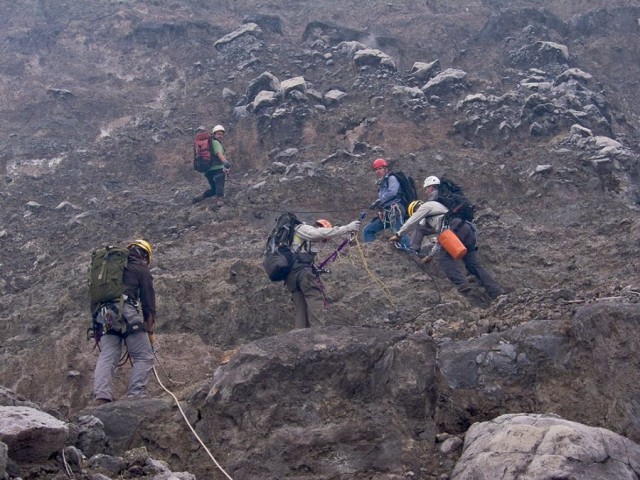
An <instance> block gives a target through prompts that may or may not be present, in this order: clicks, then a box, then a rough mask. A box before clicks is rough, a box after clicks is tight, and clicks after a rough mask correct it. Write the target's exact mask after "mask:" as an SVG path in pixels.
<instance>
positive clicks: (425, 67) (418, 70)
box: [411, 60, 440, 82]
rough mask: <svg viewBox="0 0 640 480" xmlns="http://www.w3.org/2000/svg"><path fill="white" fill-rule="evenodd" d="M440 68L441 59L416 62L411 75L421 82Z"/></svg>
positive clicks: (431, 76) (429, 77)
mask: <svg viewBox="0 0 640 480" xmlns="http://www.w3.org/2000/svg"><path fill="white" fill-rule="evenodd" d="M439 69H440V60H434V61H433V62H430V63H425V62H415V63H414V64H413V67H411V77H412V78H414V79H415V80H418V81H420V82H426V81H427V80H429V79H431V78H433V76H434V75H435V74H436V73H437V71H438V70H439Z"/></svg>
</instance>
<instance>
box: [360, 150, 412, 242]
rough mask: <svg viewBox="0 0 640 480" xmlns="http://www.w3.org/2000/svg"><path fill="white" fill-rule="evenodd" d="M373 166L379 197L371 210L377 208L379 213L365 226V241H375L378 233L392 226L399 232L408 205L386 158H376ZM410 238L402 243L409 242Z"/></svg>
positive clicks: (393, 229)
mask: <svg viewBox="0 0 640 480" xmlns="http://www.w3.org/2000/svg"><path fill="white" fill-rule="evenodd" d="M371 168H372V169H373V171H374V172H375V174H376V176H377V177H378V182H377V183H378V187H379V188H378V198H377V199H376V200H375V202H373V203H372V204H371V205H370V206H369V209H370V210H377V211H378V215H377V216H376V217H375V218H373V219H372V220H371V222H369V224H368V225H367V226H366V227H364V231H363V232H362V238H363V240H364V242H365V243H369V242H373V241H374V240H375V239H376V235H377V234H378V233H379V232H381V231H383V230H385V229H387V228H390V229H391V230H392V231H393V232H397V231H398V230H399V229H400V227H401V226H402V224H403V223H404V212H405V211H406V207H407V205H405V204H404V203H403V200H402V192H401V190H400V182H399V181H398V179H397V178H396V177H395V176H394V175H393V173H390V172H389V164H388V163H387V161H386V160H385V159H384V158H378V159H376V160H374V162H373V164H372V165H371ZM408 241H409V240H408V238H406V237H405V238H403V239H402V243H403V244H405V245H406V244H407V243H408Z"/></svg>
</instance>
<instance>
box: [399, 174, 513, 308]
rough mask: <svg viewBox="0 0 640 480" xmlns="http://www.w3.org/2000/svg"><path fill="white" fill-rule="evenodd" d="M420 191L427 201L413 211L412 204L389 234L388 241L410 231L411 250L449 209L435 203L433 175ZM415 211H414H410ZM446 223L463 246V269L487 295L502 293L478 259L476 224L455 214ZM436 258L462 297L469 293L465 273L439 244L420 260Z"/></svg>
mask: <svg viewBox="0 0 640 480" xmlns="http://www.w3.org/2000/svg"><path fill="white" fill-rule="evenodd" d="M423 187H424V193H425V195H426V197H427V201H426V202H424V203H422V204H421V205H420V206H419V208H417V210H415V208H416V206H417V204H416V205H412V206H413V208H412V209H411V210H412V213H413V215H411V217H410V218H409V220H407V222H406V223H405V224H404V225H403V226H402V227H401V228H400V230H398V233H397V234H396V235H395V236H393V237H391V239H390V240H391V241H394V242H397V241H399V240H400V235H402V234H407V233H409V232H413V233H412V235H411V247H410V248H412V249H413V250H414V251H416V252H418V253H419V251H420V245H421V244H422V240H423V238H424V236H425V235H430V234H431V235H432V234H439V233H440V232H442V228H443V225H444V220H445V215H446V214H447V213H448V212H449V209H448V208H447V207H445V206H444V205H442V204H441V203H440V202H438V201H437V200H438V195H439V191H438V189H439V187H440V179H439V178H438V177H436V176H429V177H427V178H426V179H425V180H424V183H423ZM414 210H415V211H414ZM448 226H449V228H450V229H451V231H453V233H455V234H456V235H457V236H458V238H459V239H460V241H461V242H462V243H463V245H464V246H465V247H466V248H467V253H466V254H465V256H464V257H462V261H463V262H464V266H465V267H466V270H467V271H468V272H469V273H471V274H472V275H473V276H475V277H476V278H477V279H478V280H479V281H480V283H481V285H482V286H483V287H484V289H485V291H486V292H487V295H489V297H490V298H491V299H492V300H493V299H495V298H496V297H498V296H499V295H502V294H503V293H504V292H503V289H502V287H501V286H500V285H499V284H498V282H497V281H496V280H495V279H494V278H493V276H492V275H491V274H490V273H489V272H488V271H487V269H485V268H484V267H483V266H482V265H481V264H480V261H479V259H478V253H477V251H478V246H477V235H476V227H475V225H474V224H472V223H471V222H469V221H466V220H463V219H462V218H459V217H455V216H454V217H452V218H451V219H449V220H448ZM435 257H437V259H438V266H439V267H440V268H441V269H442V271H443V272H444V274H445V275H446V276H447V278H448V279H449V280H451V283H453V284H454V285H455V286H456V288H457V289H458V291H459V292H460V293H462V294H463V295H465V296H468V295H472V294H473V292H472V289H471V287H470V286H469V281H468V280H467V276H466V275H465V274H464V273H463V272H462V270H461V269H460V266H459V264H458V262H457V261H456V260H455V259H454V258H453V257H452V256H451V255H449V253H448V252H447V251H446V250H445V249H444V248H441V247H440V244H439V243H435V244H434V245H433V247H432V248H431V251H430V252H429V254H428V255H427V256H426V257H425V258H424V259H423V261H424V262H425V263H429V262H430V261H431V260H433V258H435Z"/></svg>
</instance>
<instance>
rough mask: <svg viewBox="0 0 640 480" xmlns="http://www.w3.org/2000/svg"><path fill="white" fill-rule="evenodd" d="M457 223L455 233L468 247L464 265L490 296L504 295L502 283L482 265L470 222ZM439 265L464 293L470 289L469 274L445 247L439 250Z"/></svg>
mask: <svg viewBox="0 0 640 480" xmlns="http://www.w3.org/2000/svg"><path fill="white" fill-rule="evenodd" d="M452 224H453V222H452ZM455 225H456V227H455V230H454V231H455V234H456V235H457V236H458V238H460V240H461V241H462V243H463V244H464V246H465V247H467V254H466V255H465V256H464V257H462V261H463V262H464V266H465V268H466V269H467V271H468V272H469V273H470V274H471V275H473V276H474V277H476V278H477V279H478V280H480V284H481V285H482V286H483V287H484V289H485V290H486V292H487V295H489V297H491V298H492V299H494V298H496V297H497V296H499V295H502V293H503V291H502V287H500V284H498V282H497V281H496V280H495V279H494V278H493V276H491V274H490V273H489V271H488V270H487V269H486V268H484V267H483V266H482V265H480V259H479V258H478V249H477V248H476V241H475V234H474V233H473V232H472V231H471V227H470V226H469V224H467V223H463V224H460V223H457V224H455ZM452 228H453V227H452ZM438 265H439V266H440V268H441V269H442V271H443V273H444V274H445V275H446V276H447V278H448V279H449V280H451V283H453V284H454V285H455V286H456V288H457V289H458V291H460V292H463V293H464V292H465V291H466V290H468V288H469V282H468V281H467V276H466V275H465V274H464V273H463V272H462V270H461V269H460V264H459V263H458V262H457V261H456V260H454V259H453V257H452V256H451V255H449V254H448V253H447V251H446V250H445V249H444V248H441V249H440V250H439V252H438Z"/></svg>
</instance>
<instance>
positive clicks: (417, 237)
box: [409, 227, 424, 253]
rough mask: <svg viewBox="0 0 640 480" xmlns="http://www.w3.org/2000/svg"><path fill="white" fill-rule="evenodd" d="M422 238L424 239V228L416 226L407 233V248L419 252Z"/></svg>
mask: <svg viewBox="0 0 640 480" xmlns="http://www.w3.org/2000/svg"><path fill="white" fill-rule="evenodd" d="M422 240H424V230H423V229H422V227H418V228H416V229H415V230H414V231H413V232H411V234H410V235H409V248H410V249H411V250H413V251H414V252H416V253H420V248H422Z"/></svg>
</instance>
